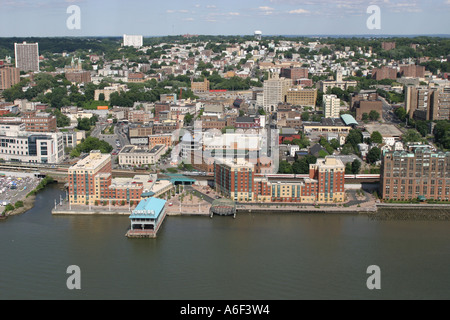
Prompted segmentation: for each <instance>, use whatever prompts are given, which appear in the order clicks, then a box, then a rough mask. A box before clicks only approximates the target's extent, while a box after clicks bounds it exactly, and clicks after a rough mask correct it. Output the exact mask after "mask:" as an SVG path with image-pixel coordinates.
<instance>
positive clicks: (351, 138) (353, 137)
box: [345, 129, 363, 150]
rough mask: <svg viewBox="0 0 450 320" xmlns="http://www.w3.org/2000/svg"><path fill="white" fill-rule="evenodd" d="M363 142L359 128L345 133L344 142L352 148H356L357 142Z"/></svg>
mask: <svg viewBox="0 0 450 320" xmlns="http://www.w3.org/2000/svg"><path fill="white" fill-rule="evenodd" d="M362 142H363V135H362V132H361V130H359V129H352V130H350V132H349V133H348V135H347V139H346V141H345V143H346V144H347V143H349V144H351V145H352V146H353V148H354V149H355V150H356V149H357V147H358V144H360V143H362Z"/></svg>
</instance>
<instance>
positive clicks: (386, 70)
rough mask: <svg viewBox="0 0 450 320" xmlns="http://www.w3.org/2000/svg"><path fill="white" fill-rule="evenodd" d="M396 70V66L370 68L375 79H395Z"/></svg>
mask: <svg viewBox="0 0 450 320" xmlns="http://www.w3.org/2000/svg"><path fill="white" fill-rule="evenodd" d="M397 72H398V70H397V68H394V67H387V66H382V67H381V68H374V69H373V70H372V77H373V78H374V79H375V80H377V81H380V80H384V79H391V80H395V79H397Z"/></svg>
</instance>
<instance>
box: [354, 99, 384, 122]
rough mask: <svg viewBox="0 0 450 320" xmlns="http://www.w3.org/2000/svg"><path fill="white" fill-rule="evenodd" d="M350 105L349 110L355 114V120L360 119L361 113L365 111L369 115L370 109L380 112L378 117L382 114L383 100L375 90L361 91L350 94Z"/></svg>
mask: <svg viewBox="0 0 450 320" xmlns="http://www.w3.org/2000/svg"><path fill="white" fill-rule="evenodd" d="M350 105H351V110H353V111H354V112H355V114H356V120H359V121H360V120H362V119H363V115H364V114H365V113H366V114H367V115H369V114H370V112H371V111H372V110H374V111H376V112H378V113H379V114H380V119H381V118H382V116H383V102H382V101H381V100H380V98H379V96H378V94H377V93H376V92H368V93H364V92H361V93H359V94H355V95H352V97H351V101H350Z"/></svg>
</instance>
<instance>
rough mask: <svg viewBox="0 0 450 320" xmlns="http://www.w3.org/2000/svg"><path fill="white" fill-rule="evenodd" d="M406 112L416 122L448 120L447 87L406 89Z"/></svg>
mask: <svg viewBox="0 0 450 320" xmlns="http://www.w3.org/2000/svg"><path fill="white" fill-rule="evenodd" d="M405 106H406V112H407V113H408V114H409V116H410V117H412V118H414V119H417V120H431V121H436V120H450V88H449V87H439V88H436V87H425V86H422V87H415V86H408V87H406V92H405Z"/></svg>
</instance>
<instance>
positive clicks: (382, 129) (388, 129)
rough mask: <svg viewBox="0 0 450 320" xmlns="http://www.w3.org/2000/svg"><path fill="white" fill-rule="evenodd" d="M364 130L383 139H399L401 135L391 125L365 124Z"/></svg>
mask: <svg viewBox="0 0 450 320" xmlns="http://www.w3.org/2000/svg"><path fill="white" fill-rule="evenodd" d="M365 128H366V130H367V131H368V132H369V133H370V134H372V133H373V132H374V131H378V132H379V133H381V135H382V136H383V137H401V136H402V135H403V133H402V132H401V131H400V130H399V129H397V127H396V126H395V125H392V124H367V125H365Z"/></svg>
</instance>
